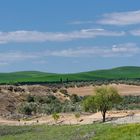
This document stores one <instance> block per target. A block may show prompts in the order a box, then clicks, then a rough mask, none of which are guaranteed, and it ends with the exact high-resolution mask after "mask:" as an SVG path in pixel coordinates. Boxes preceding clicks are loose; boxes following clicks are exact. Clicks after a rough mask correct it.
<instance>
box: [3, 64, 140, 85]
mask: <svg viewBox="0 0 140 140" xmlns="http://www.w3.org/2000/svg"><path fill="white" fill-rule="evenodd" d="M61 79H62V80H63V81H90V80H91V81H92V80H117V79H140V67H132V66H128V67H118V68H113V69H107V70H96V71H89V72H80V73H74V74H55V73H46V72H38V71H23V72H13V73H0V83H1V84H2V83H18V82H21V83H22V82H60V81H61Z"/></svg>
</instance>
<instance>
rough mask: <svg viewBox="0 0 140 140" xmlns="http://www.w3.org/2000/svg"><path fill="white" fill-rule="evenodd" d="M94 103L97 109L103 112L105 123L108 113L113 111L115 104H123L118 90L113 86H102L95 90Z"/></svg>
mask: <svg viewBox="0 0 140 140" xmlns="http://www.w3.org/2000/svg"><path fill="white" fill-rule="evenodd" d="M94 102H95V104H96V108H97V109H98V110H100V111H101V113H102V117H103V122H105V119H106V112H107V111H108V110H110V109H112V107H113V105H114V104H118V103H119V102H121V97H120V95H119V94H118V91H117V89H116V88H114V87H112V86H101V87H97V88H96V89H95V97H94Z"/></svg>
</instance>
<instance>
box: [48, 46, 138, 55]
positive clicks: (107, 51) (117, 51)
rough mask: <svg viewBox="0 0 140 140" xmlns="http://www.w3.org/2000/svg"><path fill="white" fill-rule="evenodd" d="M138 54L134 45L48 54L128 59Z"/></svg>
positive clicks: (84, 48)
mask: <svg viewBox="0 0 140 140" xmlns="http://www.w3.org/2000/svg"><path fill="white" fill-rule="evenodd" d="M135 54H140V48H139V47H138V46H137V45H136V44H134V43H126V44H118V45H113V46H111V47H101V46H98V47H81V48H76V49H65V50H59V51H53V52H49V54H48V55H51V56H59V57H128V56H133V55H135Z"/></svg>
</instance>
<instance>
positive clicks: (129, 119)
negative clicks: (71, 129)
mask: <svg viewBox="0 0 140 140" xmlns="http://www.w3.org/2000/svg"><path fill="white" fill-rule="evenodd" d="M59 115H60V118H59V120H58V121H57V124H60V125H63V124H68V125H71V124H80V125H82V124H92V123H94V122H101V121H102V115H101V113H100V112H98V113H94V114H89V113H83V114H81V116H80V118H78V119H76V117H75V115H74V114H70V113H62V114H59ZM106 118H107V123H110V122H111V123H118V124H119V123H135V122H137V123H140V110H135V111H110V112H108V113H107V115H106ZM37 124H48V125H54V124H56V122H55V121H54V120H53V118H52V116H51V115H49V116H40V117H37V118H35V119H31V120H29V121H27V120H20V121H18V120H6V119H4V118H0V125H37Z"/></svg>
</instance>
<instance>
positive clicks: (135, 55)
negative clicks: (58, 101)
mask: <svg viewBox="0 0 140 140" xmlns="http://www.w3.org/2000/svg"><path fill="white" fill-rule="evenodd" d="M139 60H140V0H116V1H115V0H102V1H99V0H0V72H14V71H28V70H33V71H43V72H53V73H75V72H82V71H91V70H97V69H109V68H114V67H119V66H140V61H139Z"/></svg>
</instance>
